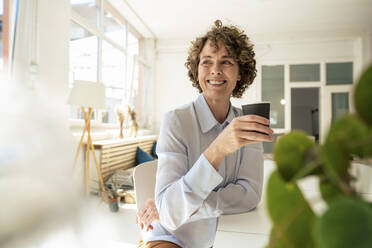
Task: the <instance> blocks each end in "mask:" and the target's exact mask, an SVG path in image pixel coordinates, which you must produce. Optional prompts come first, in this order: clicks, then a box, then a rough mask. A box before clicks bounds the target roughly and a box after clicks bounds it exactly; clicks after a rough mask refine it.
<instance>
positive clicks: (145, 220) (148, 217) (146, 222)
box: [142, 213, 154, 227]
mask: <svg viewBox="0 0 372 248" xmlns="http://www.w3.org/2000/svg"><path fill="white" fill-rule="evenodd" d="M153 220H154V214H153V213H149V214H147V215H145V216H144V217H143V219H142V223H143V224H144V225H145V226H146V227H147V226H148V225H150V224H151V223H152V221H153Z"/></svg>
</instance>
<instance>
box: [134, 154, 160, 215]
mask: <svg viewBox="0 0 372 248" xmlns="http://www.w3.org/2000/svg"><path fill="white" fill-rule="evenodd" d="M157 168H158V160H157V159H156V160H153V161H149V162H145V163H142V164H139V165H137V166H136V167H135V168H134V172H133V181H134V192H135V196H136V204H137V210H139V209H141V208H142V207H143V206H144V205H145V203H146V201H147V199H149V198H153V199H154V197H155V196H154V192H155V182H156V171H157Z"/></svg>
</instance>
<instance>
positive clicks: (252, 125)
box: [240, 122, 274, 135]
mask: <svg viewBox="0 0 372 248" xmlns="http://www.w3.org/2000/svg"><path fill="white" fill-rule="evenodd" d="M240 130H242V131H258V132H261V133H266V134H268V135H271V134H273V133H274V131H273V130H272V129H271V128H270V127H268V126H265V125H262V124H260V123H257V122H248V123H246V124H244V125H242V126H241V129H240Z"/></svg>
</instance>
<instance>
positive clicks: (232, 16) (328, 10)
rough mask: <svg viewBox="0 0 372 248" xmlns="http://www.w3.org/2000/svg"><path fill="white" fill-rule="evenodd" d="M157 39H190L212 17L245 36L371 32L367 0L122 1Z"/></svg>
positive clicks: (371, 11) (370, 5) (371, 13)
mask: <svg viewBox="0 0 372 248" xmlns="http://www.w3.org/2000/svg"><path fill="white" fill-rule="evenodd" d="M121 1H124V2H126V3H127V4H128V5H129V6H130V7H131V8H132V9H133V10H134V11H135V12H136V14H137V15H138V16H139V17H140V18H141V19H142V21H143V23H145V24H146V25H147V26H148V28H149V29H151V31H152V33H153V34H154V35H155V37H156V38H158V39H190V38H193V37H195V36H197V35H200V34H202V33H204V32H205V31H206V30H207V29H208V28H209V27H210V26H211V25H212V24H213V22H214V20H216V19H221V20H222V21H223V23H226V24H229V23H231V24H235V25H238V26H240V27H241V28H243V29H244V30H245V31H246V33H247V34H248V35H256V36H259V35H261V36H265V35H270V36H278V37H279V36H288V35H289V34H292V35H293V34H294V33H297V34H299V35H306V34H308V35H309V34H316V33H319V32H320V33H321V32H323V33H327V34H332V33H342V34H355V33H357V34H362V33H366V32H368V33H371V32H372V0H183V1H179V0H121Z"/></svg>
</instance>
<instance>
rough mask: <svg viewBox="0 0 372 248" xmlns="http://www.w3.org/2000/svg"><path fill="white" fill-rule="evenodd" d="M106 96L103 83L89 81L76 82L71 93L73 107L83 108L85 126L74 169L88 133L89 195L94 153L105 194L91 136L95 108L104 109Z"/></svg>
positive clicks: (87, 180) (87, 175)
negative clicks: (90, 162) (90, 170)
mask: <svg viewBox="0 0 372 248" xmlns="http://www.w3.org/2000/svg"><path fill="white" fill-rule="evenodd" d="M105 101H106V95H105V86H104V85H103V84H101V83H94V82H88V81H75V82H74V88H72V90H71V92H70V96H69V99H68V103H69V104H71V105H77V106H79V107H81V112H82V114H83V117H84V121H85V126H84V130H83V134H82V135H81V138H80V142H79V146H78V149H77V151H76V155H75V161H74V167H75V165H76V162H77V160H78V157H79V153H80V149H81V147H82V146H83V141H84V136H85V133H87V142H86V143H87V146H86V155H85V193H86V195H87V196H88V195H89V157H90V155H89V153H90V152H92V155H93V159H94V164H95V165H96V169H97V175H98V178H99V181H100V187H101V190H102V192H105V187H104V184H103V178H102V174H101V169H100V167H99V164H98V161H97V157H96V153H95V151H94V146H93V142H92V137H91V135H90V119H91V117H92V113H93V108H95V109H104V108H105V107H106V104H105ZM85 108H88V113H86V112H85Z"/></svg>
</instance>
